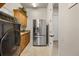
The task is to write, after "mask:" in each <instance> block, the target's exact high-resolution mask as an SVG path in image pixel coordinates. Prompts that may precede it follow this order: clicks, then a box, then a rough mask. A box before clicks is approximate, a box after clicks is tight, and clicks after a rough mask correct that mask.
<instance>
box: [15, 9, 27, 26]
mask: <svg viewBox="0 0 79 59" xmlns="http://www.w3.org/2000/svg"><path fill="white" fill-rule="evenodd" d="M14 16H15V17H16V18H17V21H18V22H19V23H20V24H21V26H22V27H26V26H27V16H25V15H24V14H23V13H22V12H21V11H19V10H14Z"/></svg>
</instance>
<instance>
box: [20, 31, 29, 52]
mask: <svg viewBox="0 0 79 59" xmlns="http://www.w3.org/2000/svg"><path fill="white" fill-rule="evenodd" d="M29 42H30V32H28V33H27V32H25V33H24V34H22V35H21V42H20V48H21V51H22V50H23V49H24V48H25V47H26V46H27V45H28V44H29Z"/></svg>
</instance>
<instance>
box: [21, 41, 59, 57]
mask: <svg viewBox="0 0 79 59" xmlns="http://www.w3.org/2000/svg"><path fill="white" fill-rule="evenodd" d="M53 44H54V45H53V48H51V49H50V47H49V46H43V47H38V46H31V47H29V45H28V46H27V47H26V48H25V49H24V51H23V52H22V53H21V55H20V56H57V55H58V41H54V43H53ZM51 50H52V51H51ZM50 52H51V53H52V54H50Z"/></svg>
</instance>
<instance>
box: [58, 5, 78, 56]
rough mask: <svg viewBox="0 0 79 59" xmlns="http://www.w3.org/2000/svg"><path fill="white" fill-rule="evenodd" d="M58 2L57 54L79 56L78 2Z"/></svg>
mask: <svg viewBox="0 0 79 59" xmlns="http://www.w3.org/2000/svg"><path fill="white" fill-rule="evenodd" d="M68 7H69V6H68V4H59V55H66V56H67V55H74V56H75V55H76V56H77V55H78V56H79V4H77V5H76V6H74V7H73V8H71V9H68Z"/></svg>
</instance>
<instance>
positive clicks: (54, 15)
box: [53, 8, 59, 40]
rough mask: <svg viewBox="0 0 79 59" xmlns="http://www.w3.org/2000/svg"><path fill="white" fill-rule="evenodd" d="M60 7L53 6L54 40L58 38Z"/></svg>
mask: <svg viewBox="0 0 79 59" xmlns="http://www.w3.org/2000/svg"><path fill="white" fill-rule="evenodd" d="M58 20H59V19H58V8H53V31H54V32H53V34H54V40H58Z"/></svg>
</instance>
